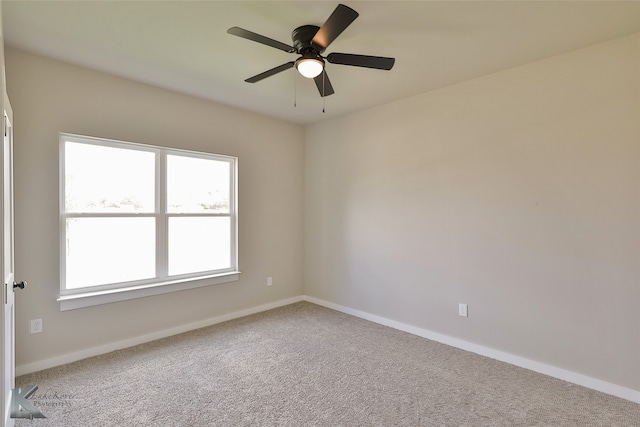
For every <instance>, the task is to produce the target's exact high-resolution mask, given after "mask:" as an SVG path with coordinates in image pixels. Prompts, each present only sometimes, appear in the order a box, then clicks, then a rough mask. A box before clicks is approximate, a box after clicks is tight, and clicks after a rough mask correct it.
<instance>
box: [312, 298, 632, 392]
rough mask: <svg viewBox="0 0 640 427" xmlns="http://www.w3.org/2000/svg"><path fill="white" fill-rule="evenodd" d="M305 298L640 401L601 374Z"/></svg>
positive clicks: (337, 309) (628, 389) (523, 366)
mask: <svg viewBox="0 0 640 427" xmlns="http://www.w3.org/2000/svg"><path fill="white" fill-rule="evenodd" d="M303 300H304V301H307V302H310V303H313V304H317V305H321V306H323V307H327V308H330V309H332V310H336V311H340V312H342V313H346V314H350V315H352V316H356V317H359V318H361V319H365V320H369V321H371V322H374V323H378V324H380V325H384V326H389V327H391V328H394V329H398V330H401V331H404V332H408V333H410V334H413V335H417V336H420V337H423V338H427V339H430V340H432V341H438V342H441V343H443V344H447V345H450V346H452V347H457V348H460V349H462V350H466V351H470V352H472V353H476V354H479V355H481V356H486V357H490V358H491V359H495V360H499V361H501V362H506V363H509V364H512V365H515V366H519V367H521V368H525V369H529V370H531V371H534V372H538V373H541V374H545V375H549V376H550V377H554V378H558V379H561V380H563V381H567V382H570V383H573V384H577V385H580V386H583V387H587V388H590V389H593V390H597V391H600V392H603V393H607V394H610V395H613V396H616V397H620V398H622V399H626V400H630V401H631V402H635V403H640V391H639V390H633V389H630V388H626V387H622V386H619V385H617V384H612V383H609V382H606V381H602V380H599V379H597V378H593V377H588V376H586V375H582V374H578V373H576V372H572V371H568V370H566V369H561V368H558V367H555V366H552V365H547V364H545V363H540V362H536V361H535V360H531V359H526V358H524V357H520V356H515V355H513V354H510V353H506V352H504V351H499V350H495V349H492V348H489V347H484V346H481V345H478V344H473V343H470V342H468V341H464V340H461V339H458V338H453V337H450V336H448V335H443V334H439V333H437V332H433V331H430V330H428V329H423V328H418V327H416V326H411V325H407V324H405V323H401V322H397V321H395V320H391V319H387V318H385V317H381V316H377V315H375V314H370V313H366V312H364V311H360V310H356V309H353V308H349V307H345V306H342V305H339V304H334V303H332V302H328V301H324V300H321V299H318V298H315V297H311V296H308V295H304V296H303Z"/></svg>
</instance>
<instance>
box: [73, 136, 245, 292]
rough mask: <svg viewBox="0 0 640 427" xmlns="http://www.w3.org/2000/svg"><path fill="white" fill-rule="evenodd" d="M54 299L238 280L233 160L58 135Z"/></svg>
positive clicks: (139, 145)
mask: <svg viewBox="0 0 640 427" xmlns="http://www.w3.org/2000/svg"><path fill="white" fill-rule="evenodd" d="M60 141H61V204H60V205H61V207H62V212H61V215H60V217H61V245H60V246H61V297H62V296H64V295H73V294H76V293H87V292H95V291H100V290H113V289H119V288H127V289H132V288H136V287H139V286H143V287H148V286H150V285H153V284H165V283H168V282H171V283H174V282H176V281H179V280H180V279H194V278H195V279H198V278H206V277H212V276H216V275H220V274H224V273H230V272H237V229H236V227H237V209H236V187H237V186H236V181H237V179H236V176H237V175H236V168H237V159H236V158H234V157H228V156H220V155H214V154H208V153H199V152H191V151H185V150H177V149H167V148H163V147H155V146H149V145H142V144H134V143H125V142H120V141H111V140H103V139H98V138H90V137H83V136H77V135H69V134H61V136H60Z"/></svg>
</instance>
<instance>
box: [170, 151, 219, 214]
mask: <svg viewBox="0 0 640 427" xmlns="http://www.w3.org/2000/svg"><path fill="white" fill-rule="evenodd" d="M229 175H230V164H229V163H228V162H224V161H219V160H209V159H199V158H194V157H183V156H172V155H168V156H167V211H168V212H171V213H197V212H207V213H229V203H230V202H229V197H230V188H229V187H230V185H229V179H230V176H229Z"/></svg>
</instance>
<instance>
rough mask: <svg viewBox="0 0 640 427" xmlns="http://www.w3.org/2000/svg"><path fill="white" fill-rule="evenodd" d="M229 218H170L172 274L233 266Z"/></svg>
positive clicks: (170, 272)
mask: <svg viewBox="0 0 640 427" xmlns="http://www.w3.org/2000/svg"><path fill="white" fill-rule="evenodd" d="M230 230H231V220H230V218H228V217H213V218H212V217H186V218H185V217H179V218H169V275H171V276H175V275H178V274H187V273H196V272H200V271H211V270H221V269H226V268H230V267H231V254H230V252H231V231H230Z"/></svg>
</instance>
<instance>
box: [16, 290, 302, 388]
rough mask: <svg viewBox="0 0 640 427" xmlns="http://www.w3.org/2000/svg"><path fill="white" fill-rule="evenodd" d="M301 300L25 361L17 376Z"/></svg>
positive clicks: (297, 299)
mask: <svg viewBox="0 0 640 427" xmlns="http://www.w3.org/2000/svg"><path fill="white" fill-rule="evenodd" d="M300 301H303V297H302V296H298V297H293V298H287V299H283V300H280V301H275V302H272V303H269V304H264V305H259V306H257V307H252V308H248V309H245V310H239V311H234V312H233V313H227V314H223V315H221V316H216V317H212V318H209V319H205V320H201V321H198V322H193V323H188V324H186V325H180V326H176V327H174V328H169V329H164V330H162V331H157V332H153V333H150V334H146V335H140V336H137V337H133V338H128V339H126V340H122V341H116V342H112V343H109V344H105V345H101V346H98V347H92V348H87V349H84V350H80V351H75V352H73V353H67V354H63V355H61V356H57V357H52V358H50V359H45V360H39V361H37V362H33V363H25V364H23V365H18V366H16V376H20V375H25V374H30V373H32V372H38V371H42V370H43V369H49V368H53V367H55V366H60V365H66V364H67V363H72V362H76V361H78V360H82V359H86V358H88V357H93V356H99V355H101V354H106V353H110V352H112V351H115V350H120V349H123V348H127V347H133V346H134V345H138V344H144V343H146V342H150V341H154V340H158V339H161V338H166V337H170V336H172V335H177V334H181V333H183V332H189V331H193V330H195V329H200V328H204V327H207V326H211V325H215V324H217V323H222V322H226V321H228V320H233V319H238V318H240V317H245V316H249V315H251V314H256V313H260V312H263V311H267V310H271V309H273V308H278V307H283V306H285V305H289V304H293V303H296V302H300Z"/></svg>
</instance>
